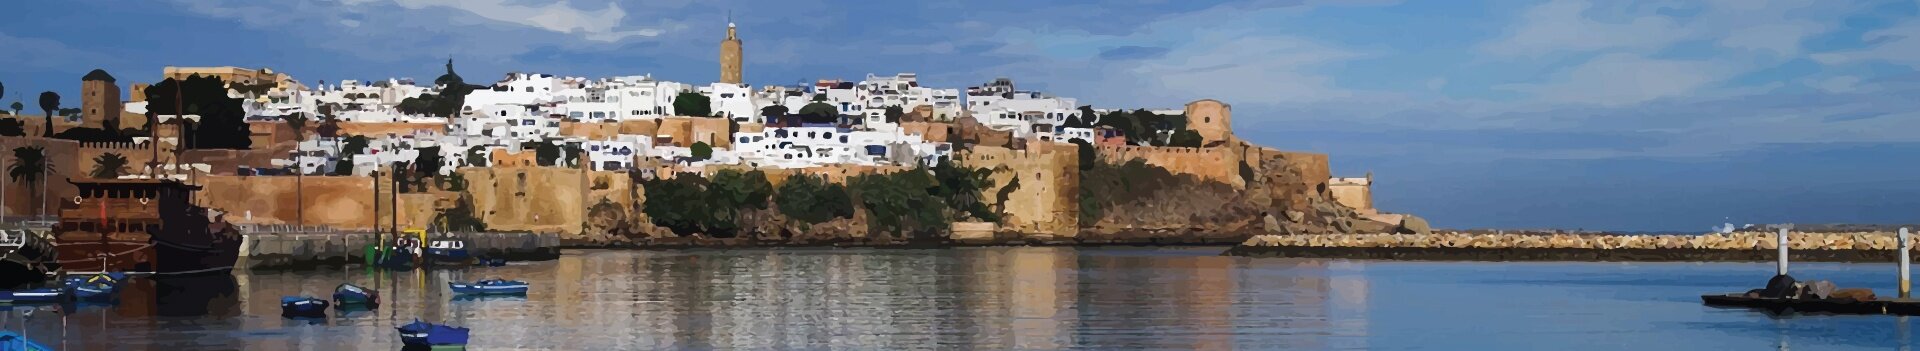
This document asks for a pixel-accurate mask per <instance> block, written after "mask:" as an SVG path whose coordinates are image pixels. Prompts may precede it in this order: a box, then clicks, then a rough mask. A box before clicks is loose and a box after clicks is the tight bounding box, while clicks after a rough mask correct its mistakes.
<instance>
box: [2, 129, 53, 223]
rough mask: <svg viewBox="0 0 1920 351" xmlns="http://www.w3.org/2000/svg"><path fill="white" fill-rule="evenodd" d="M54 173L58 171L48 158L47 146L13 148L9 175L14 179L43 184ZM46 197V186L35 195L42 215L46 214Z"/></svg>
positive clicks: (8, 166)
mask: <svg viewBox="0 0 1920 351" xmlns="http://www.w3.org/2000/svg"><path fill="white" fill-rule="evenodd" d="M52 173H56V172H55V171H54V169H53V164H52V163H51V162H50V161H49V160H47V150H46V149H45V148H41V147H39V146H21V147H16V148H13V164H10V165H7V177H9V178H13V181H15V182H20V181H25V182H27V183H28V184H43V182H42V181H43V180H45V178H46V176H47V175H48V174H52ZM45 197H46V188H45V187H42V188H41V190H40V195H38V196H34V197H33V199H34V201H35V202H38V203H40V204H41V205H40V209H41V212H40V214H41V215H46V199H45Z"/></svg>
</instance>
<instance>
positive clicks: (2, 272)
mask: <svg viewBox="0 0 1920 351" xmlns="http://www.w3.org/2000/svg"><path fill="white" fill-rule="evenodd" d="M57 254H58V251H57V250H55V249H54V246H53V239H52V238H51V237H48V236H46V235H45V234H44V233H39V232H35V231H32V230H27V229H4V230H0V288H12V287H19V286H24V285H27V284H33V283H39V282H41V281H44V280H46V278H47V272H52V271H53V266H56V265H57V263H56V262H58V261H59V260H58V259H57V258H56V257H58V255H57Z"/></svg>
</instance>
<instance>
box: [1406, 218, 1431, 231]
mask: <svg viewBox="0 0 1920 351" xmlns="http://www.w3.org/2000/svg"><path fill="white" fill-rule="evenodd" d="M1400 232H1401V233H1407V234H1430V233H1433V228H1432V227H1429V226H1427V220H1426V219H1422V218H1420V216H1415V215H1407V217H1406V218H1403V219H1401V220H1400Z"/></svg>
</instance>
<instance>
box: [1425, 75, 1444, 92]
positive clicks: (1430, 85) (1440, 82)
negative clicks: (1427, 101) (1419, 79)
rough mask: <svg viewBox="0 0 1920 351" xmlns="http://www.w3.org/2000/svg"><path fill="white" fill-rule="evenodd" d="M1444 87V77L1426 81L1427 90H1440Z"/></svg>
mask: <svg viewBox="0 0 1920 351" xmlns="http://www.w3.org/2000/svg"><path fill="white" fill-rule="evenodd" d="M1445 87H1447V78H1446V77H1434V78H1433V79H1428V80H1427V90H1440V88H1445Z"/></svg>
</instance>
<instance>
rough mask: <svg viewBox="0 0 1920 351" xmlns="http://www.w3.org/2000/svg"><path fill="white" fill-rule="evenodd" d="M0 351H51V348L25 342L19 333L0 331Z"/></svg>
mask: <svg viewBox="0 0 1920 351" xmlns="http://www.w3.org/2000/svg"><path fill="white" fill-rule="evenodd" d="M0 351H53V348H50V347H47V346H46V345H41V344H40V343H37V342H33V340H27V337H26V336H23V335H20V333H15V332H10V331H0Z"/></svg>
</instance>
